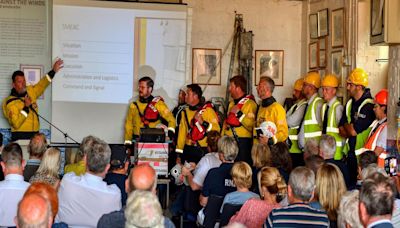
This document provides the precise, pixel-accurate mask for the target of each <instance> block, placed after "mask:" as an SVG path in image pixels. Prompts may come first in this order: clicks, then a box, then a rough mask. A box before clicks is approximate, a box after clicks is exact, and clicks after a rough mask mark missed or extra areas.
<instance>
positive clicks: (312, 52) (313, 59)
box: [308, 42, 319, 69]
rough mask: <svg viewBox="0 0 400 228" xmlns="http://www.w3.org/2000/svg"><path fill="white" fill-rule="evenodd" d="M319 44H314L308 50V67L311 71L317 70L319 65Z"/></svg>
mask: <svg viewBox="0 0 400 228" xmlns="http://www.w3.org/2000/svg"><path fill="white" fill-rule="evenodd" d="M318 61H319V56H318V42H312V43H310V44H309V48H308V65H309V68H310V69H314V68H317V67H318V65H319V63H318Z"/></svg>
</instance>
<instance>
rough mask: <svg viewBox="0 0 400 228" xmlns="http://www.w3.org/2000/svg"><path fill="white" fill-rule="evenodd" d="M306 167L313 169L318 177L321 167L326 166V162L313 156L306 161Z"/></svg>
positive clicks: (319, 157) (317, 156)
mask: <svg viewBox="0 0 400 228" xmlns="http://www.w3.org/2000/svg"><path fill="white" fill-rule="evenodd" d="M305 163H306V167H307V168H309V169H311V170H312V171H313V172H314V174H315V175H317V171H318V169H319V167H321V166H322V165H323V164H325V160H324V159H323V158H322V157H321V156H319V155H311V156H309V157H307V158H306V160H305Z"/></svg>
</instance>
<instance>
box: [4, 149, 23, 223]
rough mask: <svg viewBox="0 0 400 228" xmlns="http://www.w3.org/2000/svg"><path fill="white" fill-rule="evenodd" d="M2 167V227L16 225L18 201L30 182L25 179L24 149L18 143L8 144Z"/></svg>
mask: <svg viewBox="0 0 400 228" xmlns="http://www.w3.org/2000/svg"><path fill="white" fill-rule="evenodd" d="M2 159H3V161H1V168H2V169H3V173H4V176H5V178H4V180H3V181H0V202H1V206H0V227H3V226H5V227H7V226H14V225H15V224H14V218H15V216H16V215H17V206H18V202H19V201H20V200H21V199H22V196H23V195H24V192H25V191H26V189H27V188H28V187H29V183H28V182H25V181H24V176H23V175H22V173H23V169H24V168H23V167H24V164H25V162H24V160H23V159H22V149H21V147H20V146H19V145H18V144H17V143H10V144H8V145H6V146H5V147H4V149H3V152H2Z"/></svg>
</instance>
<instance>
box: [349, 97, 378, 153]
mask: <svg viewBox="0 0 400 228" xmlns="http://www.w3.org/2000/svg"><path fill="white" fill-rule="evenodd" d="M352 103H353V100H352V99H350V100H349V101H347V103H346V118H347V123H351V106H352ZM373 103H374V100H372V99H371V98H367V99H365V100H364V101H363V102H362V103H361V105H360V106H359V107H358V110H357V113H360V112H361V109H362V108H363V107H364V106H365V105H366V104H373ZM370 131H371V125H370V127H368V128H367V129H365V130H364V131H362V132H361V133H359V134H357V136H356V145H355V147H354V150H355V154H361V153H362V152H363V147H364V145H365V142H366V141H367V138H368V135H369V133H370ZM348 141H349V139H347V140H346V145H345V146H344V147H343V153H344V154H346V155H347V154H348V152H349V150H350V145H349V143H348Z"/></svg>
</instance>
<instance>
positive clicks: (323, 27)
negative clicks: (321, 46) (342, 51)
mask: <svg viewBox="0 0 400 228" xmlns="http://www.w3.org/2000/svg"><path fill="white" fill-rule="evenodd" d="M317 15H318V37H322V36H327V35H329V23H328V20H329V18H328V8H326V9H322V10H320V11H318V14H317Z"/></svg>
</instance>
